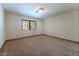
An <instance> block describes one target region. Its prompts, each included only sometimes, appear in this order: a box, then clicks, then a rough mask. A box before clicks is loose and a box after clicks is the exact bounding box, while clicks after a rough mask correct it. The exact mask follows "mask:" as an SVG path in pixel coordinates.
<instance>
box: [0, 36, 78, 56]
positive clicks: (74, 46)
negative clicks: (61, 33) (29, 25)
mask: <svg viewBox="0 0 79 59" xmlns="http://www.w3.org/2000/svg"><path fill="white" fill-rule="evenodd" d="M78 52H79V51H78V43H74V42H70V41H66V40H62V39H58V38H55V37H51V36H47V35H37V36H32V37H27V38H20V39H17V40H10V41H6V42H5V44H4V46H3V48H2V49H1V50H0V55H2V56H78V55H79V54H78Z"/></svg>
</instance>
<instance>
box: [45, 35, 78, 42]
mask: <svg viewBox="0 0 79 59" xmlns="http://www.w3.org/2000/svg"><path fill="white" fill-rule="evenodd" d="M43 35H46V36H50V37H54V38H57V39H62V40H63V39H64V40H66V41H71V42H74V43H79V42H77V41H73V40H69V39H65V38H60V37H56V36H51V35H47V34H43Z"/></svg>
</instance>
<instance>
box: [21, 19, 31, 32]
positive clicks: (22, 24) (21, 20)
mask: <svg viewBox="0 0 79 59" xmlns="http://www.w3.org/2000/svg"><path fill="white" fill-rule="evenodd" d="M23 21H28V22H29V20H25V19H22V20H21V24H22V26H21V27H22V30H23V31H27V30H24V29H23ZM29 24H30V22H29ZM29 30H30V26H29Z"/></svg>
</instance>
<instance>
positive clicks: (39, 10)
mask: <svg viewBox="0 0 79 59" xmlns="http://www.w3.org/2000/svg"><path fill="white" fill-rule="evenodd" d="M36 12H37V13H39V14H43V13H45V12H46V9H45V8H42V7H40V8H38V9H37V10H36Z"/></svg>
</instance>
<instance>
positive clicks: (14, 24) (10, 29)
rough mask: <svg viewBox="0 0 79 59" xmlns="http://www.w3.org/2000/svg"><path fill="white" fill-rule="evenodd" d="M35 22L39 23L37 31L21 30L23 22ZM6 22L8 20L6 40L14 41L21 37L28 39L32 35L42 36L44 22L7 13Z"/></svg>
mask: <svg viewBox="0 0 79 59" xmlns="http://www.w3.org/2000/svg"><path fill="white" fill-rule="evenodd" d="M22 19H26V20H35V21H37V22H36V23H37V29H36V30H35V31H34V30H28V31H23V30H22V28H21V25H22V24H21V20H22ZM5 20H6V38H7V40H8V39H14V38H19V37H27V36H32V35H38V34H42V21H41V20H37V19H35V18H30V17H26V16H22V15H19V14H16V13H11V12H6V13H5Z"/></svg>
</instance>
